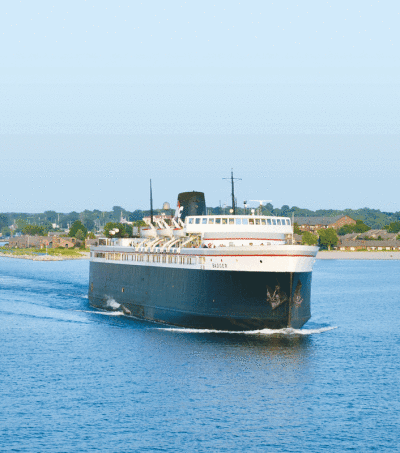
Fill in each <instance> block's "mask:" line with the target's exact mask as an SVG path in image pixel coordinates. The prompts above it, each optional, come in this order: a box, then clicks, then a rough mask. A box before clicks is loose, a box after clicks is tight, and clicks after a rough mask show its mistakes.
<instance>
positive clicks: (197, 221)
mask: <svg viewBox="0 0 400 453" xmlns="http://www.w3.org/2000/svg"><path fill="white" fill-rule="evenodd" d="M199 224H200V217H197V218H196V225H199Z"/></svg>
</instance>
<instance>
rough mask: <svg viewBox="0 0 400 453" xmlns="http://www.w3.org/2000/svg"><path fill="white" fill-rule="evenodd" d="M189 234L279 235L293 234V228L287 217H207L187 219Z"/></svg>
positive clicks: (186, 225)
mask: <svg viewBox="0 0 400 453" xmlns="http://www.w3.org/2000/svg"><path fill="white" fill-rule="evenodd" d="M185 229H186V232H187V233H188V234H202V235H204V234H207V233H222V232H223V233H258V234H259V233H266V234H271V233H279V234H283V235H285V234H292V232H293V227H292V225H291V221H290V219H289V218H287V217H272V216H271V217H266V216H255V215H249V216H243V215H229V216H227V215H205V216H188V217H186V219H185Z"/></svg>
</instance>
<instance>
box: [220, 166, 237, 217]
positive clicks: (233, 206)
mask: <svg viewBox="0 0 400 453" xmlns="http://www.w3.org/2000/svg"><path fill="white" fill-rule="evenodd" d="M222 179H230V180H231V186H232V210H233V215H235V214H236V208H235V183H234V180H235V179H236V180H237V181H241V180H242V179H241V178H234V177H233V169H232V168H231V177H230V178H222Z"/></svg>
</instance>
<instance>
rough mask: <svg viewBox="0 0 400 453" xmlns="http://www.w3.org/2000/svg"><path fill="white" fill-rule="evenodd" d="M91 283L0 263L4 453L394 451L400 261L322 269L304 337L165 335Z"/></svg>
mask: <svg viewBox="0 0 400 453" xmlns="http://www.w3.org/2000/svg"><path fill="white" fill-rule="evenodd" d="M87 285H88V262H87V261H63V262H36V261H35V262H33V261H25V260H17V259H8V258H0V348H1V349H0V451H20V452H56V451H57V452H76V451H85V452H92V451H101V452H131V451H168V452H175V451H196V452H197V451H210V452H211V451H213V452H214V451H226V452H228V451H229V452H230V451H268V452H299V451H304V452H323V451H326V452H332V451H338V452H339V451H356V452H368V451H377V452H382V451H399V448H400V447H399V442H400V369H399V368H400V365H399V364H400V333H399V330H400V329H399V326H400V321H399V319H400V291H399V290H400V261H397V262H394V261H317V263H316V265H315V270H314V274H313V289H312V312H313V317H312V319H311V321H309V322H308V323H307V324H306V326H305V327H304V328H303V330H302V331H301V332H296V331H291V330H288V331H283V332H276V331H275V332H273V331H263V332H259V333H253V334H248V333H247V334H245V333H242V334H241V333H213V332H201V331H193V330H188V331H186V330H184V329H168V328H164V327H162V326H158V325H156V324H151V323H147V322H141V321H138V320H134V319H130V318H127V317H125V316H123V315H121V313H120V312H119V311H118V310H117V311H115V312H114V313H103V312H99V311H98V310H95V309H92V308H90V306H89V303H88V299H87V296H86V294H87Z"/></svg>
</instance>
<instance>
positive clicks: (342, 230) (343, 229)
mask: <svg viewBox="0 0 400 453" xmlns="http://www.w3.org/2000/svg"><path fill="white" fill-rule="evenodd" d="M350 233H354V226H353V225H343V226H342V227H340V228H339V229H338V230H337V234H338V235H339V236H344V235H345V234H350Z"/></svg>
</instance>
